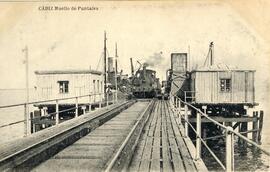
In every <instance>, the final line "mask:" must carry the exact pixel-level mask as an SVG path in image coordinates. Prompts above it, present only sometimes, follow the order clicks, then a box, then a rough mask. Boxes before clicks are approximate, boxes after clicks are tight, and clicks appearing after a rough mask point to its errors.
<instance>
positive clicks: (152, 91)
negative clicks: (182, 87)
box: [131, 63, 161, 98]
mask: <svg viewBox="0 0 270 172" xmlns="http://www.w3.org/2000/svg"><path fill="white" fill-rule="evenodd" d="M141 66H142V69H141ZM141 66H140V67H139V69H138V70H137V71H136V73H135V74H132V76H131V92H132V94H133V96H134V97H136V98H153V97H157V95H160V92H161V85H160V82H159V78H157V77H156V71H154V70H151V69H146V68H147V66H148V64H147V63H144V64H143V65H141Z"/></svg>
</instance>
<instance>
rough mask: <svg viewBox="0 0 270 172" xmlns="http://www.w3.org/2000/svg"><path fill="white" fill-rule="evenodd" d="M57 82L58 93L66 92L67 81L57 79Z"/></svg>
mask: <svg viewBox="0 0 270 172" xmlns="http://www.w3.org/2000/svg"><path fill="white" fill-rule="evenodd" d="M58 84H59V93H61V94H62V93H68V84H69V81H58Z"/></svg>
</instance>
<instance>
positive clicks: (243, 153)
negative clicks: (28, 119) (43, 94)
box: [0, 89, 270, 171]
mask: <svg viewBox="0 0 270 172" xmlns="http://www.w3.org/2000/svg"><path fill="white" fill-rule="evenodd" d="M25 97H26V94H25V90H23V89H0V106H1V105H10V104H18V103H24V102H25V100H26V98H25ZM37 99H38V98H37V96H36V92H35V90H34V89H32V90H30V101H36V100H37ZM34 109H35V108H34V107H33V106H31V107H30V110H34ZM257 109H262V107H257ZM23 119H24V108H23V107H22V106H20V107H14V108H7V109H0V126H2V125H5V124H9V123H12V122H16V121H21V120H23ZM269 124H270V116H269V115H268V114H267V112H265V114H264V124H263V131H262V147H263V148H265V149H266V150H268V151H270V127H269ZM249 127H250V126H249ZM0 135H1V139H0V146H1V144H3V143H4V142H7V141H10V140H15V139H18V138H21V137H23V135H24V123H23V122H21V123H19V124H15V125H11V126H8V127H4V128H0ZM249 137H251V134H249ZM211 148H212V150H213V151H214V152H215V153H216V155H217V156H218V157H219V158H220V159H221V160H222V161H223V162H224V161H225V153H224V152H225V145H224V143H222V142H220V143H219V144H213V145H211ZM202 152H203V153H202V157H203V159H204V161H205V163H206V165H207V167H208V169H209V170H211V171H222V168H221V167H220V166H219V164H218V163H217V162H216V161H215V160H214V159H213V158H212V157H211V155H210V154H209V152H208V151H207V150H205V149H203V150H202ZM234 158H235V170H236V171H270V169H269V165H270V158H269V157H268V156H266V155H265V154H263V153H262V152H260V151H258V150H256V149H254V148H253V147H252V146H249V147H248V148H244V147H243V146H242V145H239V144H238V141H237V138H235V157H234Z"/></svg>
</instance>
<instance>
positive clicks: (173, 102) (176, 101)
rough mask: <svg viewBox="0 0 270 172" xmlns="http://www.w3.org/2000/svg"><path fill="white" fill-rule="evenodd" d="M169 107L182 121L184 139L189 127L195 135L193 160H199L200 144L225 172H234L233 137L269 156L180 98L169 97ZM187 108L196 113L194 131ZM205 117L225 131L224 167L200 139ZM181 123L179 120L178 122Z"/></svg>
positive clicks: (266, 151) (258, 146)
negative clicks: (182, 110)
mask: <svg viewBox="0 0 270 172" xmlns="http://www.w3.org/2000/svg"><path fill="white" fill-rule="evenodd" d="M170 106H171V108H172V110H173V111H174V112H175V113H176V114H177V115H179V118H180V119H182V120H183V121H184V129H185V132H184V135H185V137H189V135H188V128H189V127H190V128H191V129H192V130H193V131H194V133H195V134H196V155H195V157H196V158H195V160H198V159H200V158H201V147H202V144H203V145H204V146H205V147H206V149H207V150H208V151H209V152H210V154H211V155H212V156H213V158H214V159H215V160H216V161H217V162H218V164H219V165H220V166H221V167H222V168H223V169H224V170H226V171H234V165H235V164H234V136H237V137H239V138H241V139H242V140H244V141H246V142H247V143H249V144H251V145H253V146H255V147H256V148H258V149H260V150H261V151H262V152H263V153H265V154H266V155H268V156H270V152H269V151H268V150H265V149H264V148H262V147H261V146H260V145H259V144H257V143H256V142H254V141H252V140H250V139H248V138H247V137H245V136H244V135H242V134H241V133H239V132H236V131H234V130H233V128H232V127H230V126H225V125H223V124H220V123H219V122H217V121H215V120H214V119H212V118H210V117H209V116H208V115H207V114H206V113H204V112H202V111H201V110H200V109H198V108H196V107H195V106H193V105H191V104H189V103H187V102H185V101H183V100H181V99H180V98H178V97H176V96H174V95H170ZM181 107H184V114H182V113H181ZM188 108H190V109H193V110H195V111H196V129H195V128H194V127H193V126H192V125H191V123H190V122H189V118H188ZM202 116H203V117H205V118H207V119H208V120H209V121H211V122H212V123H214V124H215V125H217V126H219V127H220V128H221V129H223V130H224V131H225V141H226V164H225V165H224V164H223V163H222V162H221V160H220V159H219V158H218V157H217V156H216V155H215V153H214V152H213V151H212V150H211V148H210V147H209V146H208V145H207V144H206V142H205V141H204V140H203V138H202V137H201V125H202V122H201V118H202ZM180 121H181V120H180Z"/></svg>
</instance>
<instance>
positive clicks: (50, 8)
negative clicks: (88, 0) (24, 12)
mask: <svg viewBox="0 0 270 172" xmlns="http://www.w3.org/2000/svg"><path fill="white" fill-rule="evenodd" d="M38 10H40V11H89V10H98V7H95V6H39V7H38Z"/></svg>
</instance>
